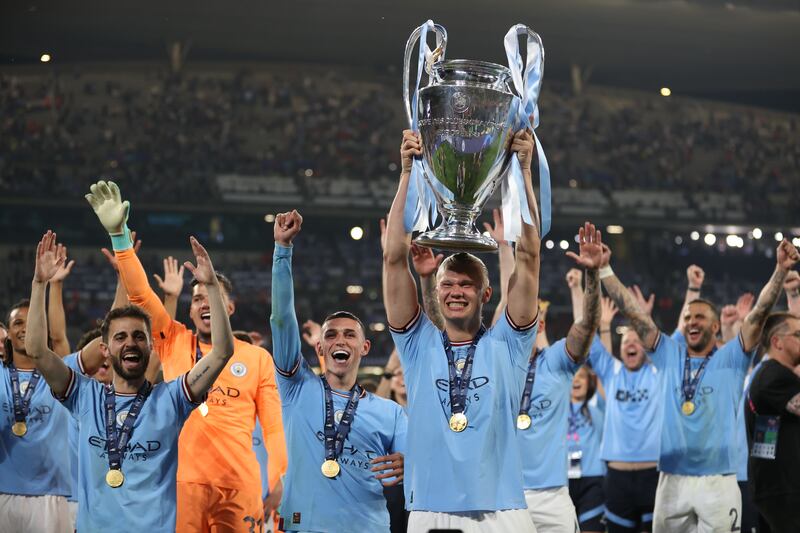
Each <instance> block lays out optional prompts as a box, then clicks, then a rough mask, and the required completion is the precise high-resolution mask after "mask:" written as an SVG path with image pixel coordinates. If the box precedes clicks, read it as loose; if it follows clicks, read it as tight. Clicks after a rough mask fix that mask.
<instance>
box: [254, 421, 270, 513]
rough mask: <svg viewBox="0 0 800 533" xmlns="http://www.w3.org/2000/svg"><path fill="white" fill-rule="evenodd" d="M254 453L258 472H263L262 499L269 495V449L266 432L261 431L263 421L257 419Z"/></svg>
mask: <svg viewBox="0 0 800 533" xmlns="http://www.w3.org/2000/svg"><path fill="white" fill-rule="evenodd" d="M253 451H254V452H256V459H257V460H258V470H259V471H260V472H261V499H262V500H263V499H264V498H266V497H267V496H268V495H269V478H268V477H267V462H268V459H269V458H268V456H267V448H266V446H265V445H264V432H263V431H262V430H261V421H260V420H259V419H258V417H256V427H255V429H253Z"/></svg>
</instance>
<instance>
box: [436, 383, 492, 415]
mask: <svg viewBox="0 0 800 533" xmlns="http://www.w3.org/2000/svg"><path fill="white" fill-rule="evenodd" d="M434 385H435V387H436V393H437V395H438V396H439V405H440V406H441V408H442V415H443V416H444V419H445V420H446V421H447V420H450V415H451V413H450V381H449V380H447V379H437V380H436V381H435V382H434ZM487 385H489V378H488V377H486V376H475V377H473V378H472V379H470V380H469V385H467V397H466V401H465V405H464V414H465V415H467V419H469V411H470V407H472V405H473V404H475V407H474V408H475V409H477V407H478V404H479V403H480V401H481V398H482V397H484V396H485V395H486V394H487V393H488V392H489V391H490V390H491V388H488V389H486V388H484V387H486V386H487ZM467 427H471V426H467Z"/></svg>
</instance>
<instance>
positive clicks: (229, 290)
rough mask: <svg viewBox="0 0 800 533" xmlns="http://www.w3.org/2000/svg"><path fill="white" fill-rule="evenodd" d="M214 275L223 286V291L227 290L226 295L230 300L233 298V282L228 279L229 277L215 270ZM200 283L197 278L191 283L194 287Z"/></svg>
mask: <svg viewBox="0 0 800 533" xmlns="http://www.w3.org/2000/svg"><path fill="white" fill-rule="evenodd" d="M214 274H216V275H217V281H219V284H220V285H222V288H223V289H225V294H227V295H228V297H229V298H230V297H232V296H233V283H231V280H229V279H228V276H226V275H225V274H223V273H222V272H220V271H219V270H215V271H214ZM198 283H200V282H199V281H197V278H192V283H191V284H192V287H194V286H195V285H197V284H198Z"/></svg>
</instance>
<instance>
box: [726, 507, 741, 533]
mask: <svg viewBox="0 0 800 533" xmlns="http://www.w3.org/2000/svg"><path fill="white" fill-rule="evenodd" d="M728 516H732V517H733V522H731V531H741V530H742V528H741V527H739V526H738V525H737V522H738V521H739V510H738V509H737V508H736V507H731V510H730V511H729V512H728Z"/></svg>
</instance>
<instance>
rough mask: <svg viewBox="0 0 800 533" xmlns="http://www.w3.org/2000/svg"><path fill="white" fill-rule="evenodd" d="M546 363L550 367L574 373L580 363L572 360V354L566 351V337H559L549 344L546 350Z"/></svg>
mask: <svg viewBox="0 0 800 533" xmlns="http://www.w3.org/2000/svg"><path fill="white" fill-rule="evenodd" d="M545 353H546V354H547V358H548V364H550V365H552V368H555V369H558V370H559V371H561V372H565V373H567V374H574V373H575V372H577V371H578V369H579V368H580V367H581V365H580V363H576V362H575V361H573V359H572V356H571V355H570V354H569V352H568V351H567V339H559V340H558V341H556V342H555V343H553V344H551V345H550V346H549V347H548V348H547V349H546V350H545Z"/></svg>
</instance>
